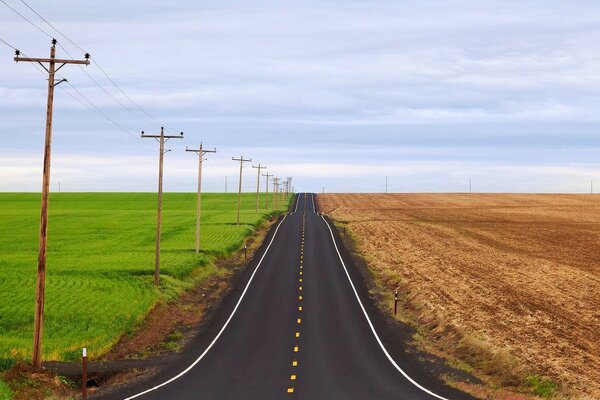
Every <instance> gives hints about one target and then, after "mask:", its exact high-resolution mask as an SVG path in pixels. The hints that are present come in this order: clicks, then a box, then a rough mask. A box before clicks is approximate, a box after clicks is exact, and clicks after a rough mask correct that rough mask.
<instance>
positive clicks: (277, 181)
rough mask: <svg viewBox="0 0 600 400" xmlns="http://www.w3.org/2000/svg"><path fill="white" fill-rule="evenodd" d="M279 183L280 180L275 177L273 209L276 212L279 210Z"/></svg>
mask: <svg viewBox="0 0 600 400" xmlns="http://www.w3.org/2000/svg"><path fill="white" fill-rule="evenodd" d="M278 183H279V178H278V177H276V176H275V177H273V208H274V209H275V210H277V209H278V208H279V201H278V198H277V196H278V195H277V188H278V187H279V185H278Z"/></svg>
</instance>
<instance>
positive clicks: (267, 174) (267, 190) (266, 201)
mask: <svg viewBox="0 0 600 400" xmlns="http://www.w3.org/2000/svg"><path fill="white" fill-rule="evenodd" d="M263 176H264V177H265V178H266V181H267V184H266V185H265V190H266V192H265V210H268V209H269V178H270V177H271V176H273V174H270V173H268V172H267V173H266V174H263Z"/></svg>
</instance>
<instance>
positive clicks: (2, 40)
mask: <svg viewBox="0 0 600 400" xmlns="http://www.w3.org/2000/svg"><path fill="white" fill-rule="evenodd" d="M0 42H1V43H4V44H5V45H7V46H8V47H10V48H11V49H13V50H17V48H16V47H15V46H13V45H12V44H10V43H8V42H7V41H6V40H4V39H2V38H0Z"/></svg>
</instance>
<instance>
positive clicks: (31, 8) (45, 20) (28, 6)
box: [3, 0, 87, 53]
mask: <svg viewBox="0 0 600 400" xmlns="http://www.w3.org/2000/svg"><path fill="white" fill-rule="evenodd" d="M3 3H4V1H3ZM21 3H23V4H25V6H26V7H27V8H29V9H30V10H31V11H32V12H33V13H34V14H35V15H37V16H38V17H39V18H40V19H41V20H42V21H44V22H45V23H46V24H48V26H50V27H51V28H52V29H54V30H55V31H56V32H58V34H59V35H60V36H62V37H63V38H65V39H67V41H68V42H69V43H71V44H72V45H73V46H75V47H77V48H78V49H79V50H81V51H82V52H83V53H87V52H86V51H85V50H84V49H82V48H81V47H80V46H78V45H77V43H75V42H73V41H72V40H71V39H69V37H68V36H67V35H65V34H64V33H62V32H61V31H60V30H58V28H57V27H55V26H54V25H52V24H51V23H50V22H49V21H48V20H47V19H46V18H44V17H42V16H41V15H40V13H38V12H37V11H35V10H34V9H33V7H31V6H30V5H29V4H27V3H26V2H25V1H24V0H21ZM5 4H6V3H5ZM61 47H62V46H61Z"/></svg>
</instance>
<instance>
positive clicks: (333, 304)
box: [114, 194, 472, 400]
mask: <svg viewBox="0 0 600 400" xmlns="http://www.w3.org/2000/svg"><path fill="white" fill-rule="evenodd" d="M332 229H333V228H332V227H331V226H330V225H329V223H328V222H327V221H326V220H325V219H324V218H323V217H321V216H320V215H319V214H317V213H315V208H314V196H313V195H312V194H307V195H305V194H300V195H298V196H297V199H296V207H295V208H294V211H293V212H291V213H290V214H289V215H287V216H286V217H285V218H284V219H283V220H282V221H281V222H279V224H278V225H277V227H276V229H274V230H273V231H272V232H271V234H270V235H269V236H268V237H267V240H266V242H265V244H264V245H263V248H262V249H261V250H260V251H259V253H257V256H256V257H255V260H253V262H252V263H251V264H250V265H249V266H248V268H247V270H246V273H245V274H244V276H242V277H241V278H240V281H239V282H237V284H236V290H235V291H234V292H233V293H232V294H231V295H230V296H229V298H228V299H226V301H225V303H224V304H223V305H222V307H221V308H222V310H220V311H219V315H218V316H217V317H216V318H215V320H214V321H213V323H212V324H211V327H210V329H208V330H207V331H206V332H204V334H203V335H201V337H200V338H199V339H198V340H197V342H196V343H194V344H192V345H191V346H190V348H189V349H188V350H187V352H186V355H185V356H184V357H183V358H182V359H181V360H180V361H179V362H178V363H175V364H174V365H172V366H170V367H169V368H168V369H167V370H165V371H163V372H161V373H159V374H158V375H157V376H155V377H154V378H152V379H151V380H149V381H145V382H144V383H142V384H138V385H134V386H131V387H128V388H125V389H123V390H121V391H120V392H119V393H116V394H115V397H114V398H115V399H134V398H135V399H144V400H151V399H152V400H157V399H161V400H166V399H182V400H186V399H190V400H191V399H220V400H237V399H239V400H242V399H243V400H250V399H288V398H289V399H311V400H318V399H340V400H342V399H343V400H351V399H361V400H362V399H407V400H408V399H410V400H415V399H416V400H419V399H436V398H437V399H448V400H450V399H452V400H462V399H472V397H470V396H468V395H466V394H464V393H462V392H459V391H457V390H454V389H452V388H450V387H448V386H445V385H444V384H443V383H441V382H440V381H439V380H437V379H436V378H435V377H433V376H432V375H431V374H430V373H428V372H427V371H426V370H425V369H424V368H422V365H421V364H420V362H419V361H418V360H416V359H415V357H414V356H411V355H410V354H407V353H405V352H404V351H403V348H402V346H401V345H400V344H398V342H399V340H398V339H397V338H395V337H393V335H391V334H390V333H389V332H387V329H386V326H385V324H384V323H383V322H381V321H380V319H381V318H380V317H378V316H377V315H376V314H377V312H376V311H375V309H374V306H373V305H372V304H371V302H370V301H369V300H368V297H367V292H366V287H365V285H364V283H363V282H362V281H361V278H360V275H359V273H358V272H357V271H356V267H354V265H353V264H352V261H351V260H350V259H349V257H348V255H347V254H346V252H345V250H344V249H343V248H342V245H341V242H340V241H339V238H338V237H337V235H336V234H335V232H334V231H333V230H332Z"/></svg>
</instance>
